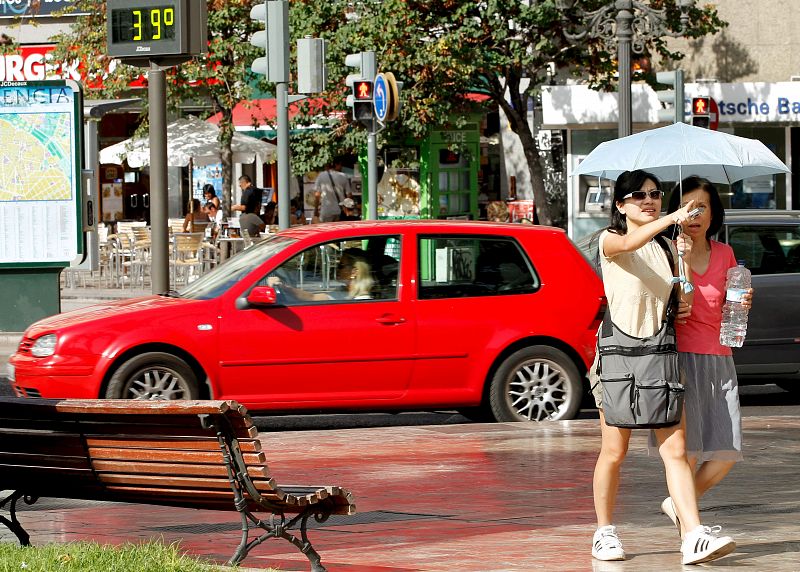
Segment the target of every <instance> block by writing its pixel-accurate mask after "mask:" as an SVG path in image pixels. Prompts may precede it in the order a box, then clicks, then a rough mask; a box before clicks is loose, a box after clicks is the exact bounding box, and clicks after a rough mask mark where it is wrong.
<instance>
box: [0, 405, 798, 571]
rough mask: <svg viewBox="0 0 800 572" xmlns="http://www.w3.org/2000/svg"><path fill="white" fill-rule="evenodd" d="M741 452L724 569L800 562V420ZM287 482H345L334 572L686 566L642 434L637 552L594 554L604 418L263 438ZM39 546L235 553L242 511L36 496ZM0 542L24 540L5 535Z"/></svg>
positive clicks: (25, 512) (752, 428)
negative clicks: (595, 476) (134, 544)
mask: <svg viewBox="0 0 800 572" xmlns="http://www.w3.org/2000/svg"><path fill="white" fill-rule="evenodd" d="M744 423H745V440H746V451H745V455H746V460H745V462H743V463H740V464H739V465H738V466H737V468H736V469H734V471H733V473H731V475H730V476H729V478H728V479H727V480H726V481H724V482H723V484H722V485H721V486H720V487H719V488H718V489H717V490H715V491H713V492H712V493H711V494H710V495H709V496H708V497H707V498H706V499H704V500H703V502H702V503H701V506H702V513H701V517H702V520H703V521H704V522H705V523H707V524H720V525H722V526H723V527H724V529H723V530H724V532H725V533H726V534H730V535H732V536H733V537H734V538H735V540H736V541H737V543H738V548H737V550H736V552H735V553H733V554H732V555H730V556H728V557H726V558H724V559H723V560H720V561H718V562H715V563H711V564H708V565H706V566H707V567H708V568H714V569H718V570H743V569H745V570H753V571H758V572H765V571H797V570H800V478H798V473H800V455H798V453H800V420H799V419H797V418H796V417H791V416H785V417H779V416H773V417H748V418H746V419H745V421H744ZM262 441H263V445H264V450H265V452H266V455H267V460H268V462H269V464H270V465H271V466H272V468H273V473H274V474H275V476H276V479H277V481H278V483H279V484H298V483H299V484H336V485H341V486H344V487H347V488H350V489H351V490H352V491H353V492H354V494H355V498H356V502H357V505H358V511H359V512H358V514H357V515H355V516H352V517H334V518H332V519H331V520H330V521H328V522H326V523H323V524H321V525H314V527H313V529H312V530H311V531H310V536H311V538H312V540H313V542H314V544H315V546H316V548H317V550H318V551H319V552H320V554H321V555H322V560H323V563H324V564H325V565H326V566H327V568H328V569H329V570H330V571H336V570H344V571H359V572H367V571H376V572H378V571H400V570H406V571H414V570H431V571H444V570H448V571H451V570H459V571H481V572H483V571H487V572H488V571H501V570H575V571H586V570H593V571H655V570H659V571H661V570H664V571H672V570H685V569H686V570H690V569H692V568H694V569H697V567H684V566H682V565H681V564H680V553H679V550H678V549H679V545H680V543H679V539H678V535H677V532H676V530H675V528H674V527H673V526H672V524H671V522H670V521H669V520H668V519H667V517H665V516H664V515H662V514H660V513H659V510H658V507H659V504H660V502H661V500H662V499H663V498H664V496H665V494H666V487H665V484H664V478H663V472H662V469H661V463H660V461H658V460H657V459H653V458H648V457H647V454H646V449H645V442H646V441H645V432H640V433H637V434H636V435H635V437H634V440H633V442H632V446H631V450H630V453H629V456H628V460H627V461H626V463H625V466H624V468H623V483H622V487H621V490H620V496H619V501H620V506H619V511H618V516H617V519H616V524H617V525H618V527H619V529H620V533H621V537H622V540H623V542H624V544H625V548H626V551H627V552H628V557H629V559H628V560H627V561H626V562H619V563H600V562H596V561H593V560H592V558H591V555H590V542H591V536H592V532H593V530H594V511H593V508H592V488H591V480H592V471H593V468H594V461H595V458H596V453H597V448H598V446H599V436H598V429H597V421H595V420H579V421H570V422H556V423H545V424H542V425H538V426H535V427H533V428H531V427H529V426H527V425H521V424H486V425H483V424H469V425H446V426H418V427H379V428H369V429H341V430H333V431H315V430H312V431H286V432H273V433H263V434H262ZM19 515H20V520H21V521H22V523H23V524H24V525H25V526H26V527H27V528H28V530H29V531H30V532H31V540H32V542H33V543H34V544H42V543H46V542H58V543H62V542H67V541H72V540H80V539H92V540H96V541H98V542H107V543H112V544H118V543H123V542H126V541H137V540H144V539H152V538H163V539H164V541H166V542H173V541H179V542H180V543H181V546H182V547H183V549H184V550H186V551H187V552H189V553H191V554H195V555H201V556H203V557H206V558H209V559H211V560H213V561H216V562H224V561H225V560H226V559H227V558H228V557H229V556H230V555H231V554H232V553H233V551H234V549H235V547H236V545H237V543H238V540H239V536H240V535H239V533H238V532H237V530H238V527H239V520H238V518H237V516H236V514H235V513H234V512H233V511H231V512H229V513H227V512H215V511H199V510H190V509H173V508H163V507H152V506H143V505H125V504H120V505H116V504H113V503H88V502H77V501H60V500H47V499H44V500H41V501H39V502H38V503H36V504H34V505H33V506H31V507H25V506H23V507H22V508H21V509H20V513H19ZM0 540H2V541H9V542H10V541H12V540H13V536H12V535H11V534H10V533H8V532H7V531H5V530H3V532H2V535H0ZM243 564H244V566H246V567H251V568H268V567H275V568H278V569H281V570H308V569H309V566H308V563H307V560H306V559H305V557H303V556H302V555H301V554H299V552H297V551H295V550H294V549H293V548H292V547H290V546H289V545H288V544H287V543H286V542H285V541H280V542H279V541H277V540H270V541H269V542H267V543H266V544H264V545H262V546H261V547H258V548H256V549H254V551H253V552H252V553H251V555H250V556H249V557H248V559H247V560H245V561H244V563H243Z"/></svg>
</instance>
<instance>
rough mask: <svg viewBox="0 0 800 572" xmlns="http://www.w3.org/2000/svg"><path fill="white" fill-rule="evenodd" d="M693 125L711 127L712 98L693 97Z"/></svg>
mask: <svg viewBox="0 0 800 572" xmlns="http://www.w3.org/2000/svg"><path fill="white" fill-rule="evenodd" d="M692 125H694V126H695V127H703V128H705V129H709V128H710V127H711V98H710V97H705V96H703V97H693V98H692Z"/></svg>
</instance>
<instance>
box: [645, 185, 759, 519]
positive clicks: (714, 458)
mask: <svg viewBox="0 0 800 572" xmlns="http://www.w3.org/2000/svg"><path fill="white" fill-rule="evenodd" d="M689 201H694V207H703V208H704V209H705V210H704V211H703V212H702V213H701V214H700V215H699V216H697V217H696V218H694V219H692V220H690V221H688V222H686V223H684V225H683V232H684V233H685V234H687V235H689V236H690V237H691V238H692V244H693V246H692V249H691V253H690V255H689V256H690V259H689V262H690V265H691V268H692V280H691V282H692V284H694V300H693V302H692V308H691V315H690V316H689V317H688V318H686V319H684V320H679V321H678V325H677V327H676V330H677V337H678V352H679V356H680V362H681V366H682V368H683V370H684V374H685V376H686V394H685V410H684V411H685V418H686V453H687V455H688V457H689V462H690V463H691V465H692V468H693V470H694V471H695V490H696V493H697V498H698V499H699V498H700V497H701V496H703V494H704V493H705V492H706V491H708V490H709V489H710V488H711V487H713V486H714V485H716V484H717V483H719V482H720V481H721V480H722V479H723V478H725V475H727V474H728V472H729V471H730V470H731V469H732V468H733V465H734V464H735V463H736V462H737V461H740V460H741V459H742V422H741V415H740V411H739V388H738V383H737V379H736V368H735V367H734V363H733V356H732V352H731V348H729V347H727V346H723V345H720V343H719V330H720V324H721V323H722V305H723V304H724V303H725V282H726V279H727V273H728V269H729V268H731V267H733V266H736V258H735V257H734V255H733V249H732V248H731V247H730V246H728V245H727V244H723V243H721V242H717V241H716V240H711V239H710V238H709V237H711V236H714V235H715V234H716V233H717V232H718V231H719V230H720V229H721V228H722V224H723V220H724V217H725V211H724V209H723V207H722V202H721V201H720V198H719V193H718V192H717V189H716V188H715V187H714V185H713V184H711V182H710V181H708V180H706V179H702V178H700V177H688V178H687V179H684V181H683V197H681V193H680V191H679V188H678V187H675V189H674V190H673V192H672V196H671V197H670V201H669V208H668V209H667V210H668V212H670V213H672V212H675V211H677V210H678V209H679V208H680V206H681V204H686V203H688V202H689ZM751 302H752V289H751V290H750V292H749V293H748V294H747V295H746V297H745V306H746V307H748V308H749V307H750V305H751ZM654 445H655V441H654V439H653V437H652V436H651V439H650V449H651V452H654V453H657V448H656V447H655V446H654ZM661 510H662V511H663V512H664V513H665V514H666V515H667V516H669V517H670V519H672V522H674V523H675V526H677V527H678V529H679V530H680V521H679V519H678V517H677V513H676V511H675V507H674V505H673V503H672V499H671V498H670V497H667V498H666V499H664V502H663V503H662V504H661Z"/></svg>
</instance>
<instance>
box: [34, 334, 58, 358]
mask: <svg viewBox="0 0 800 572" xmlns="http://www.w3.org/2000/svg"><path fill="white" fill-rule="evenodd" d="M57 341H58V336H56V335H55V334H47V335H46V336H42V337H41V338H39V339H38V340H36V341H35V342H34V343H33V346H32V347H31V355H33V356H34V357H47V356H51V355H53V354H54V353H56V342H57Z"/></svg>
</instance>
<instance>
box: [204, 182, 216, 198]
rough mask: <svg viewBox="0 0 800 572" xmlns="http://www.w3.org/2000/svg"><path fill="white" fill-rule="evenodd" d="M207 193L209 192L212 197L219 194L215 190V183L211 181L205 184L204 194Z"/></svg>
mask: <svg viewBox="0 0 800 572" xmlns="http://www.w3.org/2000/svg"><path fill="white" fill-rule="evenodd" d="M205 193H208V194H209V195H211V196H212V197H216V196H217V191H215V190H214V185H212V184H211V183H206V184H205V185H203V194H205Z"/></svg>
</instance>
